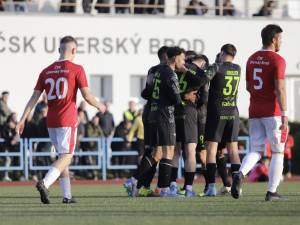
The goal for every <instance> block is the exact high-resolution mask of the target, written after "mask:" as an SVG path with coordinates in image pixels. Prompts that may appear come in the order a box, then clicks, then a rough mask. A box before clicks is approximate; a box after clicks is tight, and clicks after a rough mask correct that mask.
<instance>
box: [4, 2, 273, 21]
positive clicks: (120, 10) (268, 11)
mask: <svg viewBox="0 0 300 225" xmlns="http://www.w3.org/2000/svg"><path fill="white" fill-rule="evenodd" d="M205 1H207V0H204V1H202V0H190V2H189V4H188V5H187V6H186V9H185V13H184V15H200V16H201V15H205V14H207V12H208V9H209V7H208V6H207V4H205ZM262 2H263V5H262V6H261V8H260V10H259V11H258V12H257V13H254V14H253V16H265V17H270V16H272V11H273V9H274V8H275V2H274V1H271V0H262ZM7 3H8V0H0V11H4V10H5V7H4V6H5V4H7ZM10 3H13V4H14V6H13V8H14V11H16V12H28V5H32V4H33V2H32V0H11V1H10ZM76 3H77V1H76V0H61V2H60V5H59V12H61V13H75V12H76V7H78V6H77V5H76ZM130 3H131V1H130V0H82V10H83V12H84V13H91V12H92V10H93V8H94V9H95V11H97V12H98V13H99V14H110V13H112V12H113V11H112V9H114V13H115V14H130V13H132V11H131V9H133V13H134V14H163V13H164V10H165V8H164V7H165V0H134V1H133V3H134V6H133V8H131V5H130ZM223 3H224V4H223V10H222V14H221V13H220V10H219V8H216V9H215V15H223V16H235V15H236V9H235V7H234V5H233V4H232V3H231V0H223ZM176 4H179V3H178V2H177V3H176ZM181 4H182V3H181ZM111 6H114V7H113V8H112V7H111ZM215 6H216V7H219V1H216V3H215ZM181 7H182V6H181Z"/></svg>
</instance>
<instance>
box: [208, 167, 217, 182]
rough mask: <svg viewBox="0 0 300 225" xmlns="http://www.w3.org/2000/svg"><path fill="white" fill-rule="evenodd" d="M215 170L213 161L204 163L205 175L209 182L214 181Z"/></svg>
mask: <svg viewBox="0 0 300 225" xmlns="http://www.w3.org/2000/svg"><path fill="white" fill-rule="evenodd" d="M216 170H217V168H216V164H215V163H208V164H207V165H206V177H207V182H208V183H209V184H212V183H216V178H215V176H216Z"/></svg>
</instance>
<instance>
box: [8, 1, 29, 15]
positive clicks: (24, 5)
mask: <svg viewBox="0 0 300 225" xmlns="http://www.w3.org/2000/svg"><path fill="white" fill-rule="evenodd" d="M13 2H14V5H15V11H16V12H28V8H27V4H30V5H31V4H32V2H31V0H13ZM22 2H24V3H22ZM25 2H27V3H25ZM19 3H22V4H19Z"/></svg>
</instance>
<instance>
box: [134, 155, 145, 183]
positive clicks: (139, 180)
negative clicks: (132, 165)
mask: <svg viewBox="0 0 300 225" xmlns="http://www.w3.org/2000/svg"><path fill="white" fill-rule="evenodd" d="M141 161H142V160H141ZM140 167H141V163H140V164H139V165H138V166H137V169H136V170H141V169H140ZM144 178H145V176H141V177H140V178H139V179H138V182H137V185H136V188H137V189H140V188H141V187H142V186H143V182H144Z"/></svg>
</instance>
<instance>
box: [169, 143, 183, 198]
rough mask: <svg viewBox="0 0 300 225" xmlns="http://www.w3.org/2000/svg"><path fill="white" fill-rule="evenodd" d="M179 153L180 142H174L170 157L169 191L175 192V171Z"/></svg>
mask: <svg viewBox="0 0 300 225" xmlns="http://www.w3.org/2000/svg"><path fill="white" fill-rule="evenodd" d="M180 155H181V142H176V146H175V150H174V156H173V159H172V163H171V164H172V169H171V177H170V189H171V192H172V193H174V194H177V182H176V179H177V173H178V167H179V158H180Z"/></svg>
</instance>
